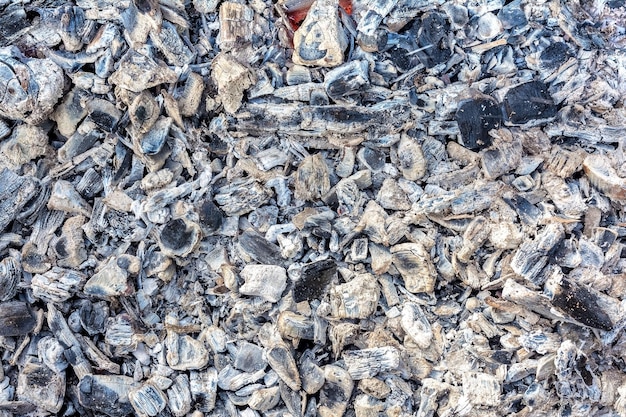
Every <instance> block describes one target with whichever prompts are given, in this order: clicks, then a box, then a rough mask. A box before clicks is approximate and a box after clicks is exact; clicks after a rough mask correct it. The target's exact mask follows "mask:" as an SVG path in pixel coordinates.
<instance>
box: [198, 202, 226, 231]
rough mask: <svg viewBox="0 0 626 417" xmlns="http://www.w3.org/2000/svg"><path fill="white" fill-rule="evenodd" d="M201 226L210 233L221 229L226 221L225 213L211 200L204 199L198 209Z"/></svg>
mask: <svg viewBox="0 0 626 417" xmlns="http://www.w3.org/2000/svg"><path fill="white" fill-rule="evenodd" d="M198 215H199V217H200V226H201V227H202V228H203V229H205V231H206V232H208V233H213V232H216V231H217V230H219V228H220V227H222V223H224V213H222V210H220V209H219V207H217V206H216V205H215V203H213V202H212V201H211V200H204V202H203V203H202V204H201V205H200V209H199V210H198Z"/></svg>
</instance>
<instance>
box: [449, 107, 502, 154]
mask: <svg viewBox="0 0 626 417" xmlns="http://www.w3.org/2000/svg"><path fill="white" fill-rule="evenodd" d="M455 119H456V121H457V123H458V124H459V130H460V131H461V137H462V139H463V145H464V146H465V147H466V148H468V149H471V150H480V149H484V148H487V147H489V146H490V145H491V136H489V131H490V130H492V129H497V128H499V127H500V124H501V123H502V114H501V112H500V108H499V107H498V105H497V104H496V103H495V102H494V101H492V100H490V99H477V100H467V101H465V102H462V103H460V104H459V109H458V110H457V112H456V114H455Z"/></svg>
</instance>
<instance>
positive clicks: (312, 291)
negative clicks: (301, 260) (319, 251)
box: [293, 259, 337, 303]
mask: <svg viewBox="0 0 626 417" xmlns="http://www.w3.org/2000/svg"><path fill="white" fill-rule="evenodd" d="M336 274H337V264H336V263H335V261H334V260H332V259H325V260H323V261H317V262H313V263H310V264H307V265H304V266H303V267H302V272H301V275H300V279H299V280H298V281H297V282H296V283H295V286H294V288H293V299H294V301H295V302H296V303H299V302H301V301H306V300H314V299H319V298H322V297H323V296H324V295H325V294H326V290H327V288H328V285H329V284H330V283H331V281H332V280H333V278H334V277H335V275H336Z"/></svg>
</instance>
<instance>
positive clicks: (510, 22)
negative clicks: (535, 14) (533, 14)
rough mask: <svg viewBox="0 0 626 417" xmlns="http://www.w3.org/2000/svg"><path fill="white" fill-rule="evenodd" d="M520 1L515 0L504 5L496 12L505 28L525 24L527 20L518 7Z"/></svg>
mask: <svg viewBox="0 0 626 417" xmlns="http://www.w3.org/2000/svg"><path fill="white" fill-rule="evenodd" d="M520 3H521V2H520V1H519V0H515V1H512V2H511V3H509V4H507V5H506V6H504V7H503V8H502V9H501V10H500V12H499V13H498V19H500V22H502V26H503V27H504V28H505V29H511V28H516V27H522V26H526V24H527V23H528V20H527V19H526V14H525V13H524V11H523V10H522V8H521V7H520Z"/></svg>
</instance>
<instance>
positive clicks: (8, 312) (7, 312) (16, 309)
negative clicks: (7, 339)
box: [0, 301, 36, 337]
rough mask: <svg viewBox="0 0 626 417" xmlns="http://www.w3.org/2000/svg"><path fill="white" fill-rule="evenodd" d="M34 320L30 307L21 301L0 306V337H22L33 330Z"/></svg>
mask: <svg viewBox="0 0 626 417" xmlns="http://www.w3.org/2000/svg"><path fill="white" fill-rule="evenodd" d="M35 324H36V320H35V315H34V314H33V312H32V310H31V309H30V307H29V306H28V305H27V304H26V303H24V302H22V301H8V302H6V303H2V304H0V336H3V337H4V336H23V335H25V334H28V333H30V332H31V331H32V330H33V329H34V328H35Z"/></svg>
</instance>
